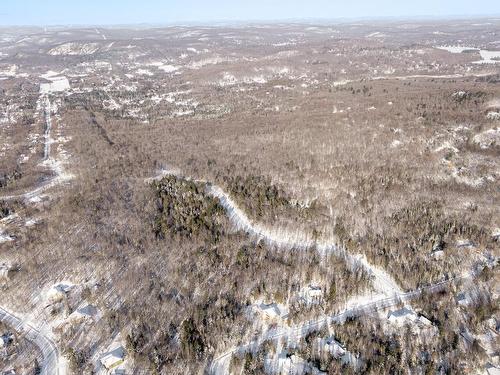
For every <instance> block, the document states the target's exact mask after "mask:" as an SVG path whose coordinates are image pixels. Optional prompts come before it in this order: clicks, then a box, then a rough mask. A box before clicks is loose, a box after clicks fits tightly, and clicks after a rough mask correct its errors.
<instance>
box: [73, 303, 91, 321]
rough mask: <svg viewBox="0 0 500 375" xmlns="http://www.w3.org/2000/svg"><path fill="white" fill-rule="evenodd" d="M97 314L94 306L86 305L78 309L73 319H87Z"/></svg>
mask: <svg viewBox="0 0 500 375" xmlns="http://www.w3.org/2000/svg"><path fill="white" fill-rule="evenodd" d="M96 314H97V308H96V307H95V306H92V305H86V306H83V307H80V308H78V309H76V310H75V311H74V312H73V313H72V314H71V315H70V318H71V319H87V318H92V317H94V316H95V315H96Z"/></svg>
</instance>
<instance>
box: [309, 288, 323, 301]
mask: <svg viewBox="0 0 500 375" xmlns="http://www.w3.org/2000/svg"><path fill="white" fill-rule="evenodd" d="M307 296H308V297H309V299H311V300H317V299H320V298H321V297H322V296H323V292H322V291H321V288H320V287H319V286H314V285H309V286H308V287H307Z"/></svg>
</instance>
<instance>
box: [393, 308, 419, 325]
mask: <svg viewBox="0 0 500 375" xmlns="http://www.w3.org/2000/svg"><path fill="white" fill-rule="evenodd" d="M387 318H388V319H389V320H390V321H393V322H398V323H402V322H404V321H406V320H410V321H413V320H415V319H416V318H417V316H416V314H415V313H414V312H413V311H411V310H409V309H408V308H406V307H403V308H401V309H399V310H396V311H392V312H390V313H389V316H388V317H387Z"/></svg>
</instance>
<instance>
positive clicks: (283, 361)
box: [278, 351, 309, 375]
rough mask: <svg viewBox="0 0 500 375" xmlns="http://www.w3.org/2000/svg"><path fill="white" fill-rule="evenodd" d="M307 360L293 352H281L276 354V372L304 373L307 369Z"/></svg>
mask: <svg viewBox="0 0 500 375" xmlns="http://www.w3.org/2000/svg"><path fill="white" fill-rule="evenodd" d="M308 367H309V366H308V365H307V362H306V361H304V360H303V359H302V358H300V357H299V356H297V355H295V354H292V355H290V354H288V352H286V351H284V352H281V353H280V354H279V356H278V373H280V374H297V375H298V374H305V373H306V372H307V370H308Z"/></svg>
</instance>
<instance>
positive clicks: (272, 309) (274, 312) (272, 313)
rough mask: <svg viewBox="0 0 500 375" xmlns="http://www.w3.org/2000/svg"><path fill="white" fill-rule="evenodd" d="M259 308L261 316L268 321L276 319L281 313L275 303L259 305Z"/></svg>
mask: <svg viewBox="0 0 500 375" xmlns="http://www.w3.org/2000/svg"><path fill="white" fill-rule="evenodd" d="M259 308H260V311H261V312H262V314H264V316H265V317H266V318H268V319H277V318H279V317H280V316H281V311H280V309H279V307H278V305H277V304H276V303H269V304H264V303H261V304H260V306H259Z"/></svg>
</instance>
